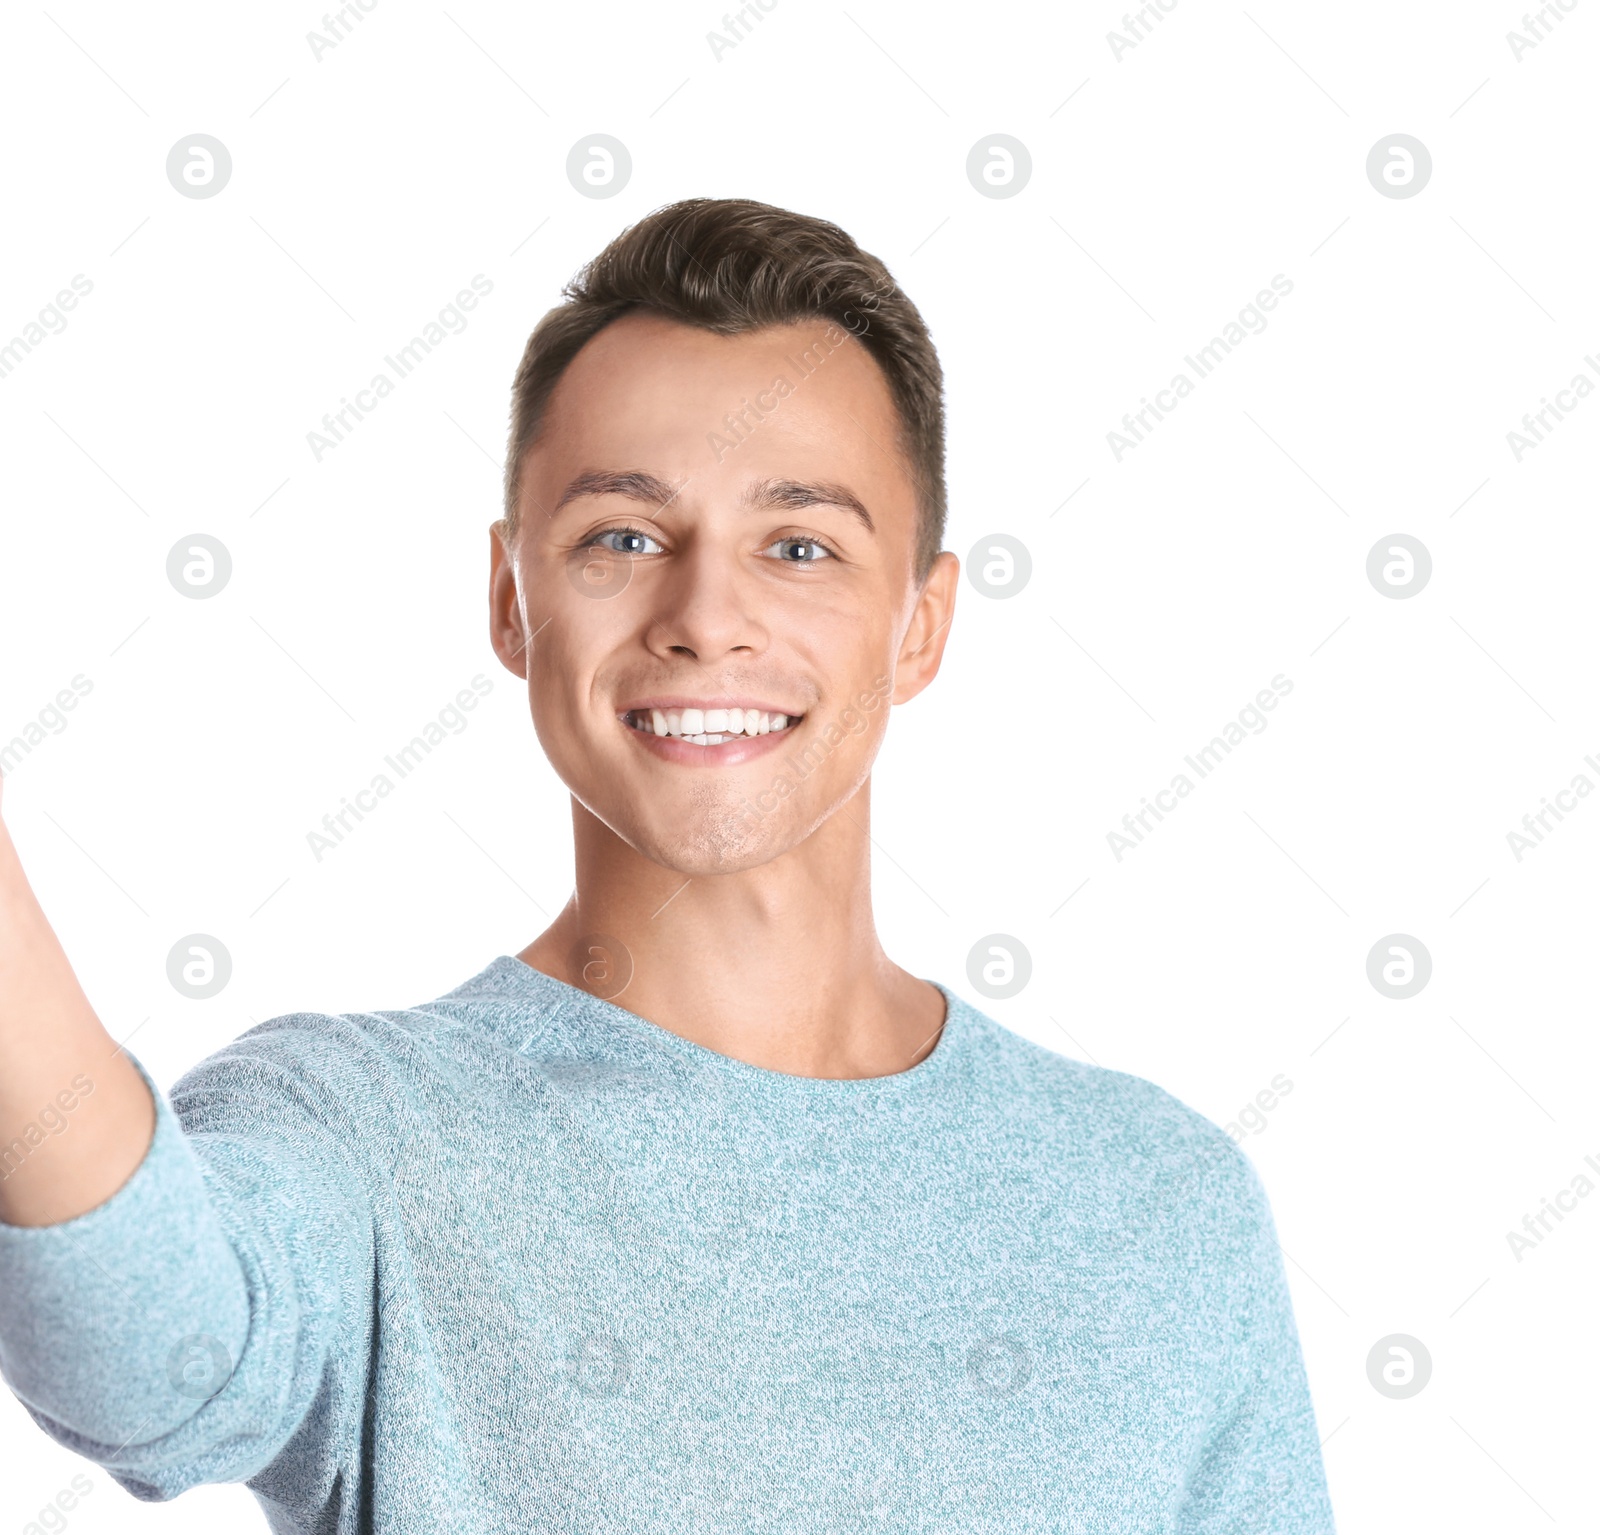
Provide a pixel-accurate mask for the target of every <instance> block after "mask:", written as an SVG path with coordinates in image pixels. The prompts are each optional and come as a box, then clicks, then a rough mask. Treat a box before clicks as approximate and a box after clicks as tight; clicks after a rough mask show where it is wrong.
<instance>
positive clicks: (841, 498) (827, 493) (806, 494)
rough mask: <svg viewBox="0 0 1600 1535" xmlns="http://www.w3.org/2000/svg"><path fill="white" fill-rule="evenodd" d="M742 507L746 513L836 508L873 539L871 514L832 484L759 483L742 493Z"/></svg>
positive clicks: (849, 493)
mask: <svg viewBox="0 0 1600 1535" xmlns="http://www.w3.org/2000/svg"><path fill="white" fill-rule="evenodd" d="M743 500H744V504H745V506H746V507H748V508H749V509H750V510H752V511H754V510H756V509H757V508H772V507H783V508H799V507H803V506H838V507H843V508H844V510H845V511H847V512H849V513H851V514H852V515H853V516H855V517H857V518H859V519H860V521H861V525H862V526H863V527H864V528H865V529H866V530H867V532H869V533H871V534H874V535H876V534H877V531H878V530H877V528H876V527H875V526H874V525H873V521H872V514H871V513H870V512H869V511H868V510H867V509H866V507H865V506H864V505H863V504H862V501H861V498H860V497H859V496H858V495H856V493H855V492H854V491H852V490H851V489H850V488H849V486H847V485H840V484H837V483H834V482H832V481H826V480H821V481H811V480H762V481H760V482H759V483H757V484H755V485H752V486H750V488H749V489H748V490H746V491H745V493H744V497H743Z"/></svg>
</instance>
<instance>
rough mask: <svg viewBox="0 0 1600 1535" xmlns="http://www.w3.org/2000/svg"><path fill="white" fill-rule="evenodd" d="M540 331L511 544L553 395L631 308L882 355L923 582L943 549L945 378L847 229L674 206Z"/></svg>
mask: <svg viewBox="0 0 1600 1535" xmlns="http://www.w3.org/2000/svg"><path fill="white" fill-rule="evenodd" d="M562 296H563V298H564V300H565V302H564V303H561V304H559V305H557V306H556V307H555V308H554V309H552V310H551V311H550V312H549V313H548V314H546V315H545V317H544V318H543V319H542V320H540V321H539V323H538V325H536V326H535V327H534V331H533V334H532V335H531V336H529V337H528V344H527V347H526V348H525V349H524V351H523V354H522V361H521V363H520V364H518V367H517V373H516V378H515V379H514V380H513V382H512V386H511V438H510V445H509V450H508V452H507V454H506V468H505V517H504V518H503V519H502V521H501V522H500V523H499V524H498V526H499V528H500V531H501V533H502V535H503V536H504V537H505V539H506V540H507V542H509V541H510V540H511V539H513V538H514V537H515V536H516V532H517V490H518V484H519V481H520V478H521V470H522V463H523V459H524V457H525V456H526V454H527V450H528V448H529V447H530V446H531V445H532V443H533V442H534V441H535V439H536V438H537V437H538V435H539V427H540V424H541V422H542V421H543V418H544V414H545V411H546V409H547V407H548V405H549V402H550V396H551V394H552V392H553V391H554V389H555V386H556V384H557V383H558V382H559V381H560V378H561V375H562V373H563V372H565V371H566V367H567V364H568V363H570V362H571V361H572V359H573V358H574V357H576V356H577V355H578V352H579V350H580V349H581V348H582V347H583V345H584V343H585V342H587V341H588V340H589V339H590V338H591V337H592V336H594V335H596V334H597V333H598V332H599V331H601V330H603V329H604V328H605V327H606V326H607V325H609V324H610V323H611V322H612V321H613V320H615V319H617V318H618V317H619V316H621V315H623V314H625V313H626V312H627V311H628V310H630V309H636V308H638V309H646V310H650V311H653V312H655V313H657V314H661V315H664V316H666V317H667V318H669V319H673V320H677V321H679V322H680V323H683V324H687V325H696V326H700V327H702V328H703V329H706V330H709V331H714V332H716V333H717V334H719V335H725V336H726V335H735V334H738V333H740V332H742V331H752V330H760V329H762V328H763V327H765V326H768V325H782V324H787V323H790V322H793V321H796V320H806V319H813V318H827V319H832V320H834V321H835V322H836V323H838V324H839V325H841V326H843V327H844V328H845V329H846V330H848V331H849V332H850V333H851V334H853V335H854V336H855V337H856V339H857V340H858V341H860V342H861V343H862V345H863V346H865V347H866V348H867V350H868V351H869V352H870V353H871V354H872V356H873V358H874V360H875V361H876V362H877V364H878V366H879V368H880V369H881V370H882V372H883V376H884V379H885V382H886V383H887V384H888V386H889V393H890V396H891V398H892V399H893V401H894V405H895V409H896V411H897V412H898V414H899V417H900V435H899V443H898V446H899V449H900V453H901V456H902V457H903V458H904V460H905V463H906V466H907V468H908V470H909V472H910V475H911V480H912V486H913V489H914V491H915V494H916V501H917V512H918V518H917V540H916V552H915V557H914V561H913V564H914V570H915V577H916V580H917V581H918V583H920V582H922V581H923V580H924V579H925V578H926V577H927V574H928V572H929V570H930V569H931V568H932V566H933V562H934V559H935V557H936V556H937V555H938V553H939V550H940V548H941V547H942V546H943V542H944V522H945V483H944V378H943V373H942V371H941V369H940V367H939V358H938V354H937V353H936V352H935V351H934V347H933V341H932V339H931V338H930V336H929V335H928V328H927V326H926V325H925V324H924V323H923V320H922V316H921V315H920V314H919V313H918V312H917V308H916V306H915V305H914V304H913V303H912V302H911V300H910V299H909V298H907V297H906V296H905V294H904V293H902V292H901V291H900V289H899V287H898V286H896V284H895V281H894V279H893V278H892V277H891V276H890V275H889V269H888V268H887V267H886V266H885V265H884V264H883V262H881V261H880V260H879V259H878V258H877V257H876V256H872V255H869V254H868V253H867V252H866V251H864V250H862V249H861V248H860V246H858V245H857V244H856V242H855V241H854V240H852V239H851V238H850V236H849V235H847V234H846V233H845V232H844V231H843V230H842V229H840V228H839V227H838V226H837V225H836V224H830V223H828V222H827V221H826V220H825V219H819V218H811V217H809V216H807V215H805V214H802V213H791V212H789V211H788V210H787V209H784V208H775V207H773V206H772V205H771V204H770V203H761V202H753V201H751V200H750V199H748V198H732V197H730V198H710V197H693V198H689V199H687V200H685V201H683V202H676V203H670V204H668V205H667V206H666V207H664V208H658V209H656V211H655V212H654V213H651V214H649V215H648V216H647V217H645V218H643V219H641V220H640V221H639V222H638V223H637V224H633V225H631V226H630V227H629V228H627V229H625V230H623V232H622V233H621V234H620V235H618V236H617V238H616V239H614V240H613V241H612V242H611V243H610V244H609V245H608V246H606V248H605V249H604V250H603V251H601V252H600V254H599V255H598V256H596V257H595V258H594V259H593V260H592V261H590V262H589V263H588V265H587V266H585V267H584V268H583V269H582V270H581V271H579V273H578V274H577V275H576V276H575V277H574V278H573V279H572V280H571V281H570V282H569V283H568V284H567V285H566V287H565V288H564V289H563V290H562Z"/></svg>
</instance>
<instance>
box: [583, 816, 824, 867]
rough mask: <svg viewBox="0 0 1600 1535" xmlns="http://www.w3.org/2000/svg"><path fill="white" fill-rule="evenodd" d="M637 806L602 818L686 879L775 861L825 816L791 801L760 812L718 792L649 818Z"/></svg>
mask: <svg viewBox="0 0 1600 1535" xmlns="http://www.w3.org/2000/svg"><path fill="white" fill-rule="evenodd" d="M637 810H638V806H637V805H630V806H628V807H627V809H626V812H625V813H624V814H623V815H621V816H617V817H612V816H608V815H602V816H601V817H600V819H602V820H603V821H605V823H606V824H607V825H608V826H609V827H610V828H611V830H612V831H613V832H615V833H616V835H617V836H618V837H620V838H621V839H622V840H623V841H624V842H626V843H627V844H628V846H629V847H631V848H633V849H634V851H635V852H637V853H640V854H642V855H643V856H644V857H646V858H648V859H650V861H651V862H652V863H658V864H660V865H661V866H662V867H663V868H666V869H671V870H673V871H674V872H675V873H677V874H682V875H683V876H685V878H697V877H700V876H707V875H713V874H738V873H740V872H742V871H743V870H745V869H754V868H758V867H759V866H760V865H762V864H764V863H771V862H772V860H773V859H775V858H778V857H781V856H782V855H783V854H784V853H787V852H788V851H789V850H790V849H791V848H792V847H794V846H795V845H796V844H797V843H800V842H802V841H804V840H805V838H806V837H807V836H808V835H809V833H810V832H811V831H812V829H813V826H814V824H815V823H817V822H820V821H821V820H823V819H824V817H822V816H817V817H815V818H814V821H813V822H808V821H807V820H806V818H805V816H804V814H803V812H802V811H801V808H800V806H799V805H791V804H785V805H783V806H782V807H780V808H779V809H778V810H777V811H775V812H774V813H772V814H770V815H758V814H756V813H755V812H754V811H752V810H750V809H749V808H748V807H747V806H746V805H745V804H744V803H743V801H742V800H735V801H734V802H732V803H728V802H726V801H724V800H723V799H722V798H721V797H720V796H712V795H707V796H705V797H704V798H703V799H702V798H700V797H698V796H697V797H696V798H695V799H694V800H693V801H691V802H690V803H688V804H682V805H679V806H677V807H675V808H673V809H672V810H671V811H669V812H668V813H666V814H658V815H651V816H649V817H648V818H640V817H639V816H638V814H637ZM596 813H597V814H598V812H596Z"/></svg>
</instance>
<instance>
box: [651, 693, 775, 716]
mask: <svg viewBox="0 0 1600 1535" xmlns="http://www.w3.org/2000/svg"><path fill="white" fill-rule="evenodd" d="M644 709H661V710H663V711H664V710H667V709H680V710H682V709H700V710H702V711H703V710H706V709H761V710H764V711H765V712H766V713H768V714H787V715H791V716H794V715H800V714H804V713H805V710H803V709H791V708H789V707H787V706H786V705H784V704H774V703H768V702H766V700H764V699H759V698H746V697H735V696H734V695H733V694H731V693H729V694H720V695H718V696H717V697H715V698H686V697H684V696H683V695H682V694H680V693H658V694H655V695H653V696H652V697H649V698H639V699H635V700H634V701H633V702H632V703H628V704H624V705H623V707H622V709H621V710H620V711H619V712H620V713H623V714H636V713H638V712H639V711H640V710H644Z"/></svg>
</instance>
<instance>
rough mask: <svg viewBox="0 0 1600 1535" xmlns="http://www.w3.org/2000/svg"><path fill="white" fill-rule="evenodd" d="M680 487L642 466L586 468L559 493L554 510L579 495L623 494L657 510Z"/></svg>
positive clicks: (680, 488) (574, 499)
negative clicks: (673, 485)
mask: <svg viewBox="0 0 1600 1535" xmlns="http://www.w3.org/2000/svg"><path fill="white" fill-rule="evenodd" d="M687 483H688V482H687V481H685V484H687ZM682 489H683V486H682V485H680V486H679V487H678V489H677V490H674V489H673V488H672V486H670V485H669V484H667V482H666V481H665V480H663V479H662V478H660V476H659V475H654V474H651V473H650V472H649V471H648V470H644V469H586V470H585V471H584V472H583V473H582V474H580V475H578V476H577V478H576V479H574V480H573V481H572V482H571V483H570V484H569V485H568V486H567V488H566V489H565V490H564V491H562V492H561V498H560V499H559V500H558V501H557V502H556V504H555V511H557V512H559V511H560V510H561V508H562V507H564V506H565V505H566V504H567V502H569V501H576V500H577V499H578V498H579V497H580V496H626V497H627V498H628V499H629V500H630V501H643V502H647V503H648V504H649V505H651V506H653V507H654V508H655V509H656V510H657V511H660V510H661V508H662V507H664V506H665V505H666V504H667V503H668V502H669V501H671V500H672V499H673V498H674V497H676V496H677V495H678V493H679V491H681V490H682ZM552 515H554V513H552Z"/></svg>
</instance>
